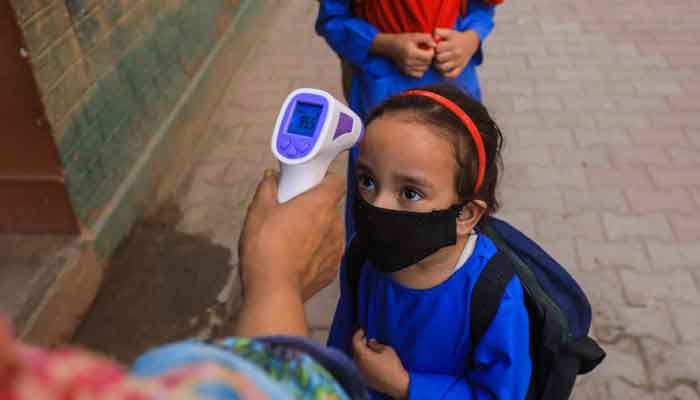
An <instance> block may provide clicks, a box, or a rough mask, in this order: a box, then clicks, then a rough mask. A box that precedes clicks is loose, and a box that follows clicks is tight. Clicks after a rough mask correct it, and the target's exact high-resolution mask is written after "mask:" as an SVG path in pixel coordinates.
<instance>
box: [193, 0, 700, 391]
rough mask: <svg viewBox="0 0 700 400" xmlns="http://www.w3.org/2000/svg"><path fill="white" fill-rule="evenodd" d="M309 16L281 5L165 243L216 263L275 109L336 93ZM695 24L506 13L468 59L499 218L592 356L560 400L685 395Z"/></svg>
mask: <svg viewBox="0 0 700 400" xmlns="http://www.w3.org/2000/svg"><path fill="white" fill-rule="evenodd" d="M316 7H317V5H316V2H314V1H308V0H288V1H284V2H280V5H279V9H278V11H277V14H276V16H275V17H274V18H273V20H272V21H269V24H268V26H269V27H270V28H269V30H268V33H267V34H266V35H264V36H263V37H261V38H260V43H259V45H258V46H257V47H256V48H255V49H254V50H253V51H252V53H251V54H249V55H248V56H247V58H246V60H245V66H244V69H243V70H242V71H241V72H239V73H238V74H237V76H236V77H235V78H234V79H233V83H232V84H231V86H230V87H229V89H228V94H227V96H226V99H224V101H223V102H222V103H221V105H220V107H219V109H218V110H217V112H216V115H215V116H214V118H213V119H212V121H211V124H210V129H214V130H216V135H217V141H216V143H214V145H213V146H212V147H211V148H210V149H209V150H208V151H205V152H203V155H202V157H201V158H200V161H199V162H198V163H197V165H196V166H195V168H194V169H193V170H192V173H191V176H190V181H189V184H188V185H186V186H184V187H183V188H182V191H181V195H180V198H179V200H180V204H181V206H182V207H183V209H184V212H185V217H184V219H183V222H182V224H181V229H183V230H186V231H196V232H208V233H209V234H211V236H212V238H213V239H214V240H215V241H217V242H219V243H221V244H223V245H225V246H228V247H230V248H231V249H232V250H233V251H234V256H233V258H234V260H232V263H235V262H236V260H235V258H236V257H237V256H236V253H235V251H236V241H237V238H238V234H239V231H240V228H241V224H242V219H243V217H244V213H245V204H247V202H248V201H249V200H250V198H251V196H252V193H253V191H254V188H255V183H256V182H257V179H258V177H259V176H260V175H261V173H262V170H263V169H264V168H265V167H273V166H275V163H274V161H273V159H272V157H271V155H270V152H269V138H270V135H271V133H272V127H273V124H274V118H275V116H276V115H275V114H276V112H277V108H278V107H279V105H280V104H281V102H282V100H283V99H284V97H285V96H286V94H287V93H288V92H289V91H290V90H291V89H292V88H296V87H299V86H313V87H319V88H322V89H325V90H328V91H330V92H332V93H334V94H335V95H337V96H340V93H341V90H340V74H339V66H338V61H337V59H336V57H335V56H334V55H333V53H332V52H331V51H330V50H329V49H328V47H327V46H326V45H325V43H324V42H323V40H321V39H320V38H318V37H316V36H315V34H314V32H313V20H314V17H315V14H316ZM698 21H700V3H698V2H697V1H695V0H669V1H663V2H652V1H635V2H623V1H603V0H590V1H586V2H581V1H574V0H562V1H559V2H551V1H549V0H532V1H528V2H515V1H513V2H507V4H506V5H504V6H501V7H500V8H499V9H498V12H497V17H496V29H495V31H494V33H493V35H492V36H491V37H490V38H489V39H488V41H487V44H486V46H485V52H486V57H485V64H484V65H483V66H482V67H481V68H480V70H479V71H480V76H481V81H482V86H483V92H484V100H485V102H486V104H487V105H488V106H489V108H490V110H491V111H492V112H493V113H494V114H495V117H496V119H497V122H499V124H500V126H501V128H502V130H503V132H504V134H505V136H506V141H507V144H506V150H505V153H504V160H505V173H504V177H503V182H502V186H501V195H502V196H501V199H502V202H503V204H504V208H503V213H502V214H501V215H502V216H503V217H504V218H506V219H508V220H510V221H511V222H512V223H514V224H515V225H517V226H519V227H520V228H521V229H522V230H524V231H525V232H527V233H529V234H531V235H533V236H534V237H535V239H538V240H540V242H541V243H542V244H543V246H544V247H545V248H546V249H548V250H549V251H550V252H551V253H552V254H554V255H555V256H556V257H558V258H559V259H560V260H561V261H562V262H564V263H566V264H567V267H568V268H569V269H570V271H571V272H572V274H573V275H574V276H575V277H576V278H577V279H578V280H579V282H580V283H581V284H582V286H583V287H584V288H585V290H586V292H587V293H588V295H589V297H590V299H591V302H592V305H593V308H594V321H593V334H594V335H595V336H596V337H597V338H598V339H599V340H600V341H601V342H602V344H603V346H604V347H605V348H606V349H607V350H608V359H607V360H606V362H605V363H604V365H603V366H602V367H601V368H600V369H598V370H596V371H595V372H593V373H592V374H590V375H589V376H586V377H584V378H583V379H581V380H580V381H579V383H578V384H577V388H576V391H575V394H574V398H576V399H669V400H670V399H698V398H699V397H700V396H699V392H698V391H699V387H698V385H699V384H700V383H699V381H700V369H699V368H698V366H699V365H700V363H698V362H697V360H698V357H700V319H699V318H698V316H697V315H699V313H698V311H697V310H698V307H700V113H699V112H698V111H700V109H699V107H700V106H699V105H700V23H698ZM343 165H344V161H343V160H339V161H338V162H336V163H335V164H334V167H333V168H334V170H335V171H336V172H338V173H343ZM337 296H338V289H337V285H334V286H332V287H331V288H329V289H327V290H325V291H324V292H322V293H321V294H319V295H318V296H317V297H316V298H314V299H312V300H311V302H310V303H309V304H308V305H307V315H308V319H309V321H310V323H311V325H312V326H313V327H314V337H315V338H317V339H319V340H323V338H325V337H326V336H327V329H328V326H329V322H330V318H331V316H332V313H333V311H334V308H335V301H336V299H337Z"/></svg>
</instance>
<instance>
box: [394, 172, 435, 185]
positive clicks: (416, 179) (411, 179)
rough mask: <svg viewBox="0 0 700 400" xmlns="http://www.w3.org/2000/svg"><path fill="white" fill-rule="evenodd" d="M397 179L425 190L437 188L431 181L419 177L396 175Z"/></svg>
mask: <svg viewBox="0 0 700 400" xmlns="http://www.w3.org/2000/svg"><path fill="white" fill-rule="evenodd" d="M395 177H396V179H397V180H399V181H400V182H404V183H407V184H409V185H414V186H420V187H422V188H425V189H434V188H435V185H433V184H432V183H431V182H430V181H428V180H426V179H423V178H421V177H418V176H413V175H403V174H396V175H395Z"/></svg>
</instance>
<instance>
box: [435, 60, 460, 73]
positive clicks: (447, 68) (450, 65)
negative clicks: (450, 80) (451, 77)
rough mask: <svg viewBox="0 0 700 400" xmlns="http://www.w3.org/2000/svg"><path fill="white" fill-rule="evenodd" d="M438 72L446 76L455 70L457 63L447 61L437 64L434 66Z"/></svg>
mask: <svg viewBox="0 0 700 400" xmlns="http://www.w3.org/2000/svg"><path fill="white" fill-rule="evenodd" d="M435 67H436V68H437V69H438V71H440V72H442V73H443V74H448V73H450V72H451V71H452V70H454V69H455V68H457V63H456V62H454V61H447V62H444V63H439V64H437V65H436V66H435Z"/></svg>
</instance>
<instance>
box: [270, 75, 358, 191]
mask: <svg viewBox="0 0 700 400" xmlns="http://www.w3.org/2000/svg"><path fill="white" fill-rule="evenodd" d="M363 133H364V127H363V125H362V120H361V119H360V117H358V116H357V115H356V114H355V113H354V112H352V110H350V109H349V108H348V107H347V106H346V105H344V104H343V103H341V102H340V101H338V100H336V99H335V98H333V96H331V95H330V94H328V93H326V92H324V91H322V90H318V89H307V88H304V89H297V90H295V91H293V92H292V93H290V94H289V96H287V99H286V100H285V101H284V104H283V105H282V109H281V110H280V113H279V116H278V117H277V123H276V124H275V131H274V133H273V134H272V154H274V155H275V157H277V159H278V160H279V162H280V180H279V186H278V191H277V200H278V201H279V202H280V203H284V202H286V201H287V200H289V199H291V198H293V197H295V196H297V195H299V194H301V193H303V192H305V191H307V190H309V189H311V188H312V187H314V186H316V185H318V184H319V183H320V182H321V180H323V177H324V176H325V175H326V171H327V170H328V166H329V165H330V164H331V162H332V161H333V160H334V159H335V158H336V156H337V155H338V153H340V152H342V151H345V150H349V149H350V148H351V147H352V146H354V145H355V144H356V143H358V142H359V141H360V139H361V138H362V135H363Z"/></svg>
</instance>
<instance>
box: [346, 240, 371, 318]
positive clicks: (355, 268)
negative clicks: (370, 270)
mask: <svg viewBox="0 0 700 400" xmlns="http://www.w3.org/2000/svg"><path fill="white" fill-rule="evenodd" d="M366 258H367V244H366V243H365V242H364V240H361V239H360V238H358V237H357V236H355V237H354V238H353V239H352V240H351V241H350V245H349V246H348V251H347V252H346V258H345V271H346V276H347V279H348V288H349V296H350V304H352V309H351V310H352V316H351V319H352V321H354V322H355V323H356V324H357V323H358V319H359V313H358V310H357V309H358V308H359V307H360V301H359V290H360V277H361V276H362V267H364V264H365V260H366Z"/></svg>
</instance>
